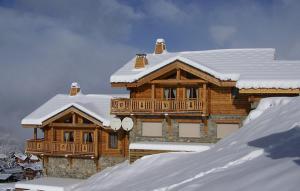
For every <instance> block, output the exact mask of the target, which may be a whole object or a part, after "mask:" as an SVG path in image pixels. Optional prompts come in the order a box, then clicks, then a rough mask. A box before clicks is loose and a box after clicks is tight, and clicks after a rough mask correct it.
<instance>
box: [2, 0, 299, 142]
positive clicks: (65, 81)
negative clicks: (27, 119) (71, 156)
mask: <svg viewBox="0 0 300 191" xmlns="http://www.w3.org/2000/svg"><path fill="white" fill-rule="evenodd" d="M299 10H300V1H297V0H276V1H275V0H274V1H267V0H263V1H255V0H240V1H221V0H218V1H207V0H198V1H196V0H192V1H183V0H182V1H180V0H176V1H172V0H153V1H137V0H132V1H121V0H103V1H99V0H84V1H82V0H43V1H41V0H16V1H12V0H0V32H1V35H0V76H1V77H0V86H1V90H0V105H1V107H0V120H1V124H2V126H1V127H0V129H2V130H4V129H6V130H7V129H8V130H13V131H17V132H22V137H26V136H28V131H26V130H23V129H21V128H20V125H19V124H20V120H21V119H22V117H24V116H26V115H27V114H28V113H30V112H31V111H33V110H34V109H35V108H36V107H38V106H39V105H41V104H42V103H43V102H45V101H46V100H48V99H49V98H51V97H52V96H54V95H55V94H58V93H67V92H68V89H69V86H70V84H71V82H72V81H78V82H79V83H80V84H81V87H82V89H83V92H84V93H111V92H118V91H119V90H112V89H111V88H110V84H109V76H110V74H112V73H113V72H114V71H115V70H117V69H118V68H119V67H121V66H122V65H123V64H124V63H125V62H126V61H128V60H129V59H131V58H132V57H133V56H134V55H135V54H136V53H145V52H153V48H154V43H155V40H156V38H164V39H165V40H166V43H167V48H168V51H171V52H172V51H186V50H206V49H218V48H245V47H247V48H253V47H272V48H276V50H277V54H276V57H277V58H281V59H300V54H299V51H300V20H299V18H300V12H299ZM23 132H25V133H24V134H23ZM29 133H31V132H29Z"/></svg>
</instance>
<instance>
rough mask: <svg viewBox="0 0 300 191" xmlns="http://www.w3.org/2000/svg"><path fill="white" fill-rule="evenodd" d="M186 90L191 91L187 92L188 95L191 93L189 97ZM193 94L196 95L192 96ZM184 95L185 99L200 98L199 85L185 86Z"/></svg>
mask: <svg viewBox="0 0 300 191" xmlns="http://www.w3.org/2000/svg"><path fill="white" fill-rule="evenodd" d="M192 89H193V91H191V90H192ZM188 91H190V92H192V93H189V94H190V95H192V96H191V97H190V96H189V95H188ZM194 95H196V97H194ZM185 97H186V99H199V98H200V95H199V87H195V86H190V87H186V88H185Z"/></svg>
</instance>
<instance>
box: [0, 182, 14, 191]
mask: <svg viewBox="0 0 300 191" xmlns="http://www.w3.org/2000/svg"><path fill="white" fill-rule="evenodd" d="M14 188H15V184H14V183H8V184H7V183H0V191H7V190H9V189H14Z"/></svg>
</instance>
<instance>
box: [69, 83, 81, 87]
mask: <svg viewBox="0 0 300 191" xmlns="http://www.w3.org/2000/svg"><path fill="white" fill-rule="evenodd" d="M71 88H80V85H79V83H77V82H72V84H71Z"/></svg>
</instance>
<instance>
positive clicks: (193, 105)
mask: <svg viewBox="0 0 300 191" xmlns="http://www.w3.org/2000/svg"><path fill="white" fill-rule="evenodd" d="M138 112H140V113H180V112H185V113H186V112H199V113H202V112H203V103H202V101H201V100H199V99H184V100H173V99H172V100H166V99H129V98H120V99H112V100H111V113H112V114H120V113H138Z"/></svg>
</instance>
